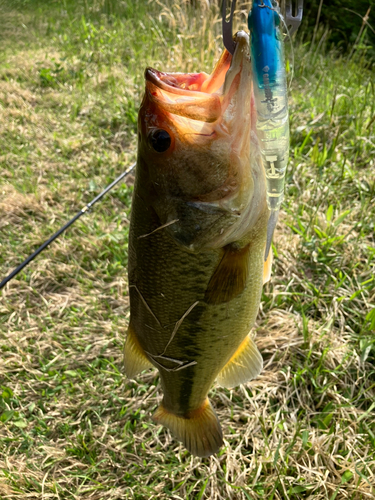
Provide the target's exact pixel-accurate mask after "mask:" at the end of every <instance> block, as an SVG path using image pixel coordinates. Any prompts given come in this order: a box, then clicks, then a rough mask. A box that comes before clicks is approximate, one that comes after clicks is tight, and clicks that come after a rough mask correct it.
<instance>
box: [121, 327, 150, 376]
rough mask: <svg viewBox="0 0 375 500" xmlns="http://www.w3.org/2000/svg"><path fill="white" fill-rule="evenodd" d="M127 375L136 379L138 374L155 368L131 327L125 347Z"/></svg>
mask: <svg viewBox="0 0 375 500" xmlns="http://www.w3.org/2000/svg"><path fill="white" fill-rule="evenodd" d="M124 365H125V373H126V375H127V376H128V378H134V377H135V376H136V375H137V374H138V373H140V372H141V371H143V370H147V369H148V368H153V365H152V363H151V362H150V361H149V360H148V358H147V356H146V354H145V353H144V351H143V349H142V347H141V346H140V344H139V342H138V339H137V337H136V336H135V334H134V330H133V328H132V326H131V324H130V325H129V328H128V334H127V337H126V341H125V347H124Z"/></svg>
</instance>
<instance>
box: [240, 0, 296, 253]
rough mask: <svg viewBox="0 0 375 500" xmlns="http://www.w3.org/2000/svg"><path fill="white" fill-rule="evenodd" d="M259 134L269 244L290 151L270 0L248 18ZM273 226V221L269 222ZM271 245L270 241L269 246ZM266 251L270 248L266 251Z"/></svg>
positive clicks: (258, 3)
mask: <svg viewBox="0 0 375 500" xmlns="http://www.w3.org/2000/svg"><path fill="white" fill-rule="evenodd" d="M248 26H249V29H250V33H251V44H250V45H251V59H252V69H253V85H254V96H255V107H256V110H257V124H256V130H257V136H258V139H259V142H260V147H261V153H262V159H263V164H264V167H265V171H266V178H267V204H268V208H269V209H270V210H271V216H270V223H271V226H272V225H273V227H271V228H269V231H268V233H271V234H268V236H267V240H268V241H269V245H270V243H271V239H272V233H273V229H274V226H275V225H276V221H277V213H278V211H279V208H280V205H281V202H282V200H283V198H284V182H285V172H286V167H287V164H288V152H289V113H288V96H287V87H286V75H285V63H284V50H283V41H282V35H281V31H280V13H279V9H278V6H277V3H276V2H274V1H271V0H254V2H253V7H252V9H251V11H250V14H249V18H248ZM269 226H270V224H269ZM269 245H267V246H268V247H269ZM266 253H267V252H266Z"/></svg>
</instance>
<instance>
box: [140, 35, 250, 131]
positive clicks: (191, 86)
mask: <svg viewBox="0 0 375 500" xmlns="http://www.w3.org/2000/svg"><path fill="white" fill-rule="evenodd" d="M244 62H247V63H248V64H247V66H248V68H246V69H247V71H246V70H245V71H243V69H244ZM249 71H250V64H249V37H248V35H247V33H245V32H244V31H239V32H238V33H237V34H236V49H235V52H234V54H233V56H232V55H231V54H230V53H229V52H228V51H227V50H225V51H224V52H223V54H222V56H221V58H220V60H219V61H218V63H217V64H216V66H215V68H214V70H213V72H212V73H211V74H210V75H208V74H207V73H204V72H201V73H165V72H161V71H158V70H156V69H153V68H147V69H146V71H145V79H146V92H147V93H148V96H149V98H150V100H151V101H153V102H154V103H155V104H157V105H158V106H159V107H160V109H161V110H163V111H166V112H168V113H171V114H173V115H177V116H182V117H184V118H187V119H190V120H196V121H200V122H203V123H213V122H216V121H217V120H219V119H220V118H223V114H224V113H225V111H228V108H229V107H230V105H232V106H233V105H234V102H233V101H236V104H237V100H239V99H238V98H239V96H238V95H235V94H236V93H238V92H241V91H242V90H243V91H244V92H243V93H244V94H249V89H248V82H241V80H244V79H247V77H248V76H250V75H249V74H244V73H249ZM241 83H242V89H241ZM239 104H240V102H238V105H239ZM236 107H237V105H236ZM248 111H249V108H248ZM242 112H243V110H242Z"/></svg>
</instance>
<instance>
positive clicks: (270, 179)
mask: <svg viewBox="0 0 375 500" xmlns="http://www.w3.org/2000/svg"><path fill="white" fill-rule="evenodd" d="M297 2H298V3H297V5H296V7H297V8H296V15H293V12H292V0H285V2H284V3H285V20H284V19H283V18H282V16H281V13H280V8H279V4H278V2H277V1H276V0H253V4H252V8H251V11H250V13H249V17H248V26H249V29H250V35H251V36H250V51H251V61H252V69H253V89H254V97H255V106H256V110H257V123H256V131H257V136H258V139H259V142H260V148H261V154H262V160H263V165H264V168H265V171H266V179H267V204H268V208H269V209H270V211H271V213H270V217H269V220H268V226H267V245H266V252H265V260H266V259H267V257H268V253H269V250H270V247H271V243H272V236H273V232H274V230H275V227H276V223H277V219H278V216H279V210H280V206H281V203H282V201H283V198H284V184H285V173H286V167H287V164H288V157H289V112H288V94H287V84H286V72H285V60H284V42H283V34H282V32H281V24H282V22H283V24H284V26H285V27H286V29H287V31H288V33H289V35H292V33H294V32H295V31H297V29H298V27H299V25H300V24H301V21H302V13H303V0H297ZM235 4H236V0H232V6H231V12H230V18H229V22H227V21H226V0H223V11H222V14H223V16H222V31H223V42H224V45H225V47H226V49H227V50H228V51H229V52H230V53H231V54H233V53H234V48H235V43H234V42H233V37H232V24H233V14H234V8H235Z"/></svg>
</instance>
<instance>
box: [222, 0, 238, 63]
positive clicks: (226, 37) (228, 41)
mask: <svg viewBox="0 0 375 500" xmlns="http://www.w3.org/2000/svg"><path fill="white" fill-rule="evenodd" d="M235 6H236V0H232V6H231V9H230V17H229V21H226V14H227V0H223V9H222V16H223V19H222V31H223V42H224V47H225V48H226V49H227V51H228V52H230V53H231V54H232V55H233V54H234V49H235V47H236V44H235V42H234V41H233V14H234V8H235Z"/></svg>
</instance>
